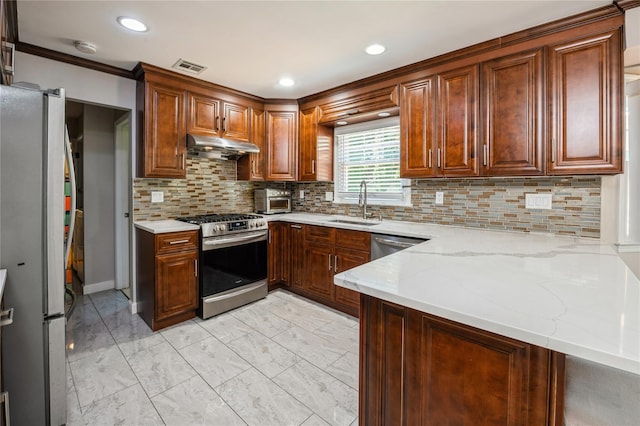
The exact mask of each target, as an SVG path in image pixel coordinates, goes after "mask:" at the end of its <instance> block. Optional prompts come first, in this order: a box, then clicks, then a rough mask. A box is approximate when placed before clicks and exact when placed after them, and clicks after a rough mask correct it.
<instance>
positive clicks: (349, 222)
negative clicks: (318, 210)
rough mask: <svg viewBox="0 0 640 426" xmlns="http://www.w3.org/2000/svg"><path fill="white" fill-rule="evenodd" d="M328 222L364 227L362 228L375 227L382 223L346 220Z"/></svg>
mask: <svg viewBox="0 0 640 426" xmlns="http://www.w3.org/2000/svg"><path fill="white" fill-rule="evenodd" d="M329 222H333V223H348V224H351V225H364V226H375V225H380V224H381V223H382V222H365V221H363V220H348V219H332V220H330V221H329Z"/></svg>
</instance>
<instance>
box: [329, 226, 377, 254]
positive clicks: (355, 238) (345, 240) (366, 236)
mask: <svg viewBox="0 0 640 426" xmlns="http://www.w3.org/2000/svg"><path fill="white" fill-rule="evenodd" d="M337 232H338V233H337V236H336V246H338V247H344V248H351V249H355V250H362V251H366V252H370V251H371V234H370V233H368V232H363V231H350V230H347V229H339V230H338V231H337Z"/></svg>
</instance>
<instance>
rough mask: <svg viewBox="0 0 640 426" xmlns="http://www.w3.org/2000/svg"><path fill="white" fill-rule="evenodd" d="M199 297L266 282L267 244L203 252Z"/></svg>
mask: <svg viewBox="0 0 640 426" xmlns="http://www.w3.org/2000/svg"><path fill="white" fill-rule="evenodd" d="M200 265H201V271H200V278H201V280H202V288H201V290H202V294H201V295H200V296H201V297H204V296H210V295H212V294H215V293H220V292H223V291H227V290H231V289H233V288H236V287H240V286H243V285H245V284H249V283H252V282H256V281H260V280H265V279H266V278H267V241H257V242H253V243H249V244H242V245H238V246H233V247H225V248H219V249H215V250H207V251H203V252H202V259H201V262H200Z"/></svg>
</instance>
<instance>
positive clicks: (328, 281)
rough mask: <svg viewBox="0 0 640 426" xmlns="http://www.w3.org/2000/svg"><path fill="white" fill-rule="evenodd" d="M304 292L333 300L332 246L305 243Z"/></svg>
mask: <svg viewBox="0 0 640 426" xmlns="http://www.w3.org/2000/svg"><path fill="white" fill-rule="evenodd" d="M304 259H305V269H306V281H305V283H304V287H305V290H307V291H309V292H311V293H314V294H315V295H317V296H319V297H320V298H324V299H328V300H333V288H334V285H333V265H334V264H333V262H334V259H333V245H328V244H318V243H313V242H311V243H310V242H308V241H307V242H305V252H304Z"/></svg>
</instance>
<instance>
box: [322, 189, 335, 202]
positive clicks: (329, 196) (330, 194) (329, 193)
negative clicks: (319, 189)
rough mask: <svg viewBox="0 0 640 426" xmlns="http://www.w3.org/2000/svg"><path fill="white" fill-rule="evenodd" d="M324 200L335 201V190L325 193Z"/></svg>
mask: <svg viewBox="0 0 640 426" xmlns="http://www.w3.org/2000/svg"><path fill="white" fill-rule="evenodd" d="M324 200H325V201H333V192H331V191H328V192H325V193H324Z"/></svg>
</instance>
